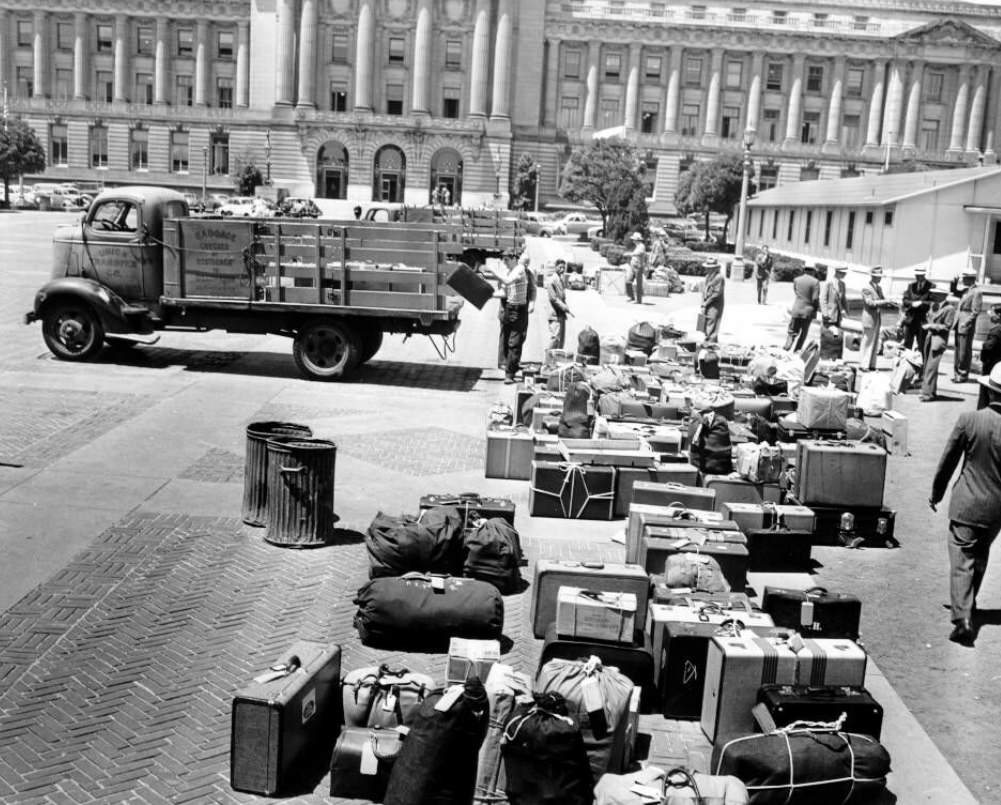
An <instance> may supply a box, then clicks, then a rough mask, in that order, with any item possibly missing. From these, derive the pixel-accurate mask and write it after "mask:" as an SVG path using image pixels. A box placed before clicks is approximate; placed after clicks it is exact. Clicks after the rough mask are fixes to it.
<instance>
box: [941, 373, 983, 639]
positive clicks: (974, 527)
mask: <svg viewBox="0 0 1001 805" xmlns="http://www.w3.org/2000/svg"><path fill="white" fill-rule="evenodd" d="M978 382H979V383H980V384H981V385H982V386H983V387H984V388H985V389H986V390H987V394H988V397H989V398H990V404H989V405H988V406H987V407H986V408H981V409H980V410H979V411H967V412H965V413H962V414H960V415H959V419H957V420H956V425H955V427H953V429H952V434H951V435H950V436H949V440H948V442H946V445H945V450H943V452H942V458H941V459H940V460H939V464H938V470H937V471H936V473H935V479H934V481H933V483H932V491H931V496H930V497H929V499H928V505H929V506H931V508H932V511H936V506H938V504H939V502H940V501H941V500H942V498H944V497H945V490H946V487H947V486H948V485H949V480H950V479H951V478H952V474H953V472H955V470H956V466H957V465H958V464H959V463H960V460H962V462H963V463H962V469H961V470H960V472H959V478H958V479H956V483H955V484H954V485H953V487H952V497H951V499H950V500H949V567H950V573H949V593H950V596H949V598H950V604H951V608H952V622H953V630H952V633H951V634H950V635H949V639H950V640H952V641H953V642H955V643H959V644H961V645H964V646H972V645H973V642H974V640H975V639H976V636H977V625H976V624H975V622H974V618H975V615H976V607H977V593H978V592H979V591H980V585H981V582H982V581H983V579H984V573H985V572H986V571H987V560H988V558H989V556H990V550H991V543H992V542H994V538H995V537H996V536H997V534H998V531H999V530H1001V365H998V366H995V367H994V368H993V369H992V370H991V373H990V375H987V376H984V377H981V378H979V380H978Z"/></svg>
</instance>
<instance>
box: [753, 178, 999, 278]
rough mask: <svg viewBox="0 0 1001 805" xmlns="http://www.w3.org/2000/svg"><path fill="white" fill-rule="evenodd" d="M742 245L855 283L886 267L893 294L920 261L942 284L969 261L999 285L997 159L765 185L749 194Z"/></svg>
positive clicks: (974, 267) (983, 274) (984, 275)
mask: <svg viewBox="0 0 1001 805" xmlns="http://www.w3.org/2000/svg"><path fill="white" fill-rule="evenodd" d="M747 209H748V223H747V229H746V233H747V238H746V239H747V243H748V244H750V245H766V244H767V245H768V246H769V247H770V248H771V249H772V251H774V252H779V253H782V254H788V255H790V256H794V257H799V258H802V259H806V260H812V261H816V262H819V263H824V264H826V265H837V264H845V265H847V266H848V268H849V272H848V277H847V278H846V282H847V283H848V285H849V287H853V288H858V287H861V285H863V284H864V283H865V276H866V275H867V273H868V270H869V268H870V267H872V266H874V265H881V266H883V272H884V280H883V286H884V288H886V289H887V292H888V294H889V295H897V294H899V293H902V292H903V290H904V286H905V285H906V284H907V283H908V282H910V281H911V280H912V279H913V278H914V269H915V268H916V267H918V266H922V265H923V266H926V267H927V268H928V277H929V279H931V280H932V281H933V282H935V283H936V284H937V285H939V287H942V286H943V284H945V283H948V281H949V280H951V279H952V278H953V277H955V276H956V275H957V274H959V273H960V272H961V271H962V270H964V269H966V268H967V267H972V268H973V269H974V270H975V271H977V273H978V276H979V282H980V283H982V284H985V285H990V284H995V285H998V286H999V288H998V291H999V292H1001V168H999V167H998V166H996V165H995V166H992V167H978V168H960V169H956V170H936V171H923V172H914V173H898V174H887V175H883V174H874V175H867V176H859V177H855V178H849V179H829V180H817V181H811V182H797V183H795V184H790V185H785V186H782V187H777V188H774V189H772V190H766V191H764V192H763V193H760V194H759V195H757V196H755V197H754V198H752V199H751V200H750V201H748V207H747Z"/></svg>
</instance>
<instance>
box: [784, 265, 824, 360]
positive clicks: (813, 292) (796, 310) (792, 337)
mask: <svg viewBox="0 0 1001 805" xmlns="http://www.w3.org/2000/svg"><path fill="white" fill-rule="evenodd" d="M792 292H793V294H795V299H793V303H792V311H791V313H792V318H791V319H790V320H789V335H788V337H787V338H786V346H785V348H786V349H787V350H789V349H791V350H795V351H796V352H799V351H800V350H801V349H802V348H803V344H804V342H805V341H806V334H807V333H808V332H809V331H810V325H811V324H812V323H813V320H814V319H815V318H817V310H818V309H819V308H820V281H819V280H818V279H817V268H816V266H813V265H811V264H809V263H807V264H806V265H805V266H803V273H802V274H800V275H799V276H798V277H796V279H794V280H793V283H792Z"/></svg>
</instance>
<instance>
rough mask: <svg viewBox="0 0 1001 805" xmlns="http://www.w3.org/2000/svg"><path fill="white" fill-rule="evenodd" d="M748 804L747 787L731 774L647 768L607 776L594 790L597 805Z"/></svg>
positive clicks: (595, 804) (599, 781)
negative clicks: (653, 804)
mask: <svg viewBox="0 0 1001 805" xmlns="http://www.w3.org/2000/svg"><path fill="white" fill-rule="evenodd" d="M652 803H656V804H657V805H747V803H748V797H747V788H746V787H745V786H744V784H743V783H742V782H741V781H740V780H738V779H737V778H736V777H733V776H731V775H713V774H702V773H700V772H694V773H690V772H688V771H686V770H685V769H671V770H670V771H668V772H665V771H664V770H663V769H658V768H657V767H656V766H647V767H646V768H645V769H642V770H641V771H637V772H633V773H632V774H606V775H604V776H603V777H602V778H601V779H600V780H598V784H597V785H596V786H595V787H594V805H652Z"/></svg>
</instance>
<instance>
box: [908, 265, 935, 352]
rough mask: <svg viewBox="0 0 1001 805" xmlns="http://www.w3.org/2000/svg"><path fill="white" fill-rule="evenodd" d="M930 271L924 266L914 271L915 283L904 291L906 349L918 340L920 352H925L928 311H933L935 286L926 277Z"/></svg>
mask: <svg viewBox="0 0 1001 805" xmlns="http://www.w3.org/2000/svg"><path fill="white" fill-rule="evenodd" d="M927 273H928V270H927V269H926V268H925V267H924V266H918V267H917V268H915V269H914V282H912V283H910V284H908V286H907V288H906V290H905V291H904V299H903V311H902V312H903V314H904V349H910V348H911V347H912V346H914V341H915V339H917V342H918V352H920V353H921V354H924V351H925V329H924V323H925V322H926V321H928V311H929V310H930V309H931V292H932V289H933V288H934V286H933V285H932V284H931V283H930V282H928V280H927V279H926V277H925V275H926V274H927Z"/></svg>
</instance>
